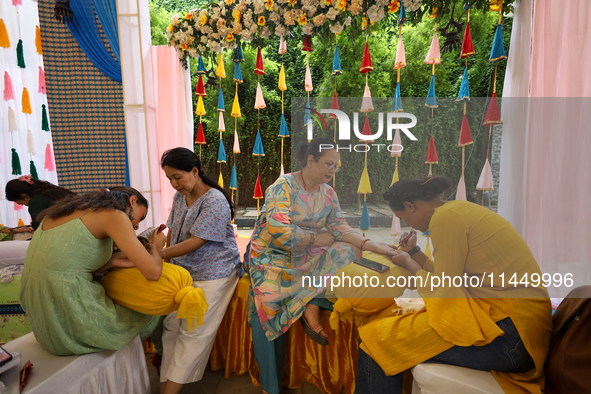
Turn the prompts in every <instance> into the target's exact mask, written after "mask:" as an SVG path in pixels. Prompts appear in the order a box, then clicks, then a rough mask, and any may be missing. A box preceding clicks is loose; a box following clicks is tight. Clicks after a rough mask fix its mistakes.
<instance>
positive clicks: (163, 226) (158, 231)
mask: <svg viewBox="0 0 591 394" xmlns="http://www.w3.org/2000/svg"><path fill="white" fill-rule="evenodd" d="M165 228H166V224H161V225H160V227H158V230H157V231H156V234H160V233H161V232H163V231H164V229H165Z"/></svg>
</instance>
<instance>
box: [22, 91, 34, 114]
mask: <svg viewBox="0 0 591 394" xmlns="http://www.w3.org/2000/svg"><path fill="white" fill-rule="evenodd" d="M22 105H23V114H29V115H30V114H32V113H33V110H31V100H30V99H29V91H28V90H27V88H23V99H22Z"/></svg>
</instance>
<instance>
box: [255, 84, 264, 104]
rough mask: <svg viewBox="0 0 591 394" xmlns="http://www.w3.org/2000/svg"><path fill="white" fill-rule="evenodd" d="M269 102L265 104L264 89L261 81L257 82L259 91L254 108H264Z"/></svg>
mask: <svg viewBox="0 0 591 394" xmlns="http://www.w3.org/2000/svg"><path fill="white" fill-rule="evenodd" d="M266 107H267V104H265V98H264V97H263V90H262V88H261V83H260V82H259V83H258V84H257V92H256V96H255V101H254V109H263V108H266Z"/></svg>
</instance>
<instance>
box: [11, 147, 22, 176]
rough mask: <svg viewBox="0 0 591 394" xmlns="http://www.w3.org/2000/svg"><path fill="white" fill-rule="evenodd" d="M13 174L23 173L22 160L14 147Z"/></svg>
mask: <svg viewBox="0 0 591 394" xmlns="http://www.w3.org/2000/svg"><path fill="white" fill-rule="evenodd" d="M11 150H12V175H21V174H22V172H21V161H20V159H19V158H18V153H16V149H14V148H12V149H11Z"/></svg>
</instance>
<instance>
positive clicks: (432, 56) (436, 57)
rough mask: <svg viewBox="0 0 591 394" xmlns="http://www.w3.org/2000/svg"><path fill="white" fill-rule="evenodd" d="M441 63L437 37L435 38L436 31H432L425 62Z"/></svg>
mask: <svg viewBox="0 0 591 394" xmlns="http://www.w3.org/2000/svg"><path fill="white" fill-rule="evenodd" d="M439 63H441V52H440V51H439V39H438V38H437V32H434V33H433V40H432V41H431V46H430V47H429V52H428V53H427V57H426V58H425V64H439Z"/></svg>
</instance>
